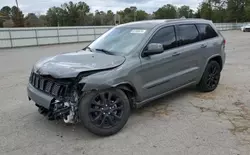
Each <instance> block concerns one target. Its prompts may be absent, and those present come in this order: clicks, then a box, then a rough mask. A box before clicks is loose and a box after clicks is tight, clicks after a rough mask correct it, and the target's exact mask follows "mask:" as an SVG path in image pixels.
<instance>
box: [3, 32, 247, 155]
mask: <svg viewBox="0 0 250 155" xmlns="http://www.w3.org/2000/svg"><path fill="white" fill-rule="evenodd" d="M223 34H224V36H225V37H226V39H227V60H226V65H225V68H224V70H223V73H222V79H221V82H220V85H219V87H218V89H217V90H216V91H215V92H212V93H206V94H203V93H199V92H197V91H195V90H193V89H186V90H183V91H180V92H177V93H174V94H172V95H170V96H167V97H165V98H163V99H160V100H158V101H155V102H153V103H151V104H150V105H148V106H147V107H145V108H143V109H140V110H137V111H135V112H133V114H132V116H131V117H130V119H129V121H128V123H127V125H126V126H125V128H124V129H123V130H122V131H121V132H120V133H118V134H117V135H114V136H111V137H107V138H100V137H97V136H94V135H92V134H90V133H89V132H87V131H86V130H85V129H84V128H83V127H82V125H81V124H78V125H65V124H63V123H62V122H55V121H48V120H46V119H45V118H44V117H43V116H41V115H40V114H39V113H38V112H37V109H36V107H35V106H34V104H33V103H32V102H29V101H28V99H27V95H26V84H27V79H28V76H29V72H30V69H31V66H32V64H33V63H35V62H36V61H37V60H38V59H39V58H41V57H43V56H48V55H54V54H56V53H62V52H67V51H74V50H77V49H80V48H81V47H83V46H84V45H82V44H72V45H60V46H58V45H56V46H44V47H30V48H18V49H8V50H0V66H1V69H0V98H1V102H0V154H1V155H3V154H8V155H12V154H13V155H14V154H17V155H34V154H39V155H54V154H58V155H64V154H74V155H80V154H88V155H98V154H107V155H111V154H119V155H123V154H129V155H130V154H143V155H146V154H149V155H152V154H164V155H166V154H169V155H176V154H177V155H179V154H181V155H198V154H199V155H200V154H202V155H203V154H204V155H215V154H217V155H249V152H250V82H249V80H250V33H242V32H240V31H231V32H230V31H227V32H223Z"/></svg>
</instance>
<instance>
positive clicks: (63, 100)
mask: <svg viewBox="0 0 250 155" xmlns="http://www.w3.org/2000/svg"><path fill="white" fill-rule="evenodd" d="M29 86H30V87H32V88H34V89H33V90H34V92H33V91H32V89H31V90H29V88H28V94H29V99H31V100H33V101H34V102H36V106H37V107H38V108H39V109H38V111H39V112H40V113H41V114H43V115H44V116H46V117H48V119H49V120H58V119H63V120H64V122H65V123H76V122H78V120H79V118H78V103H79V97H80V95H81V90H82V88H83V86H84V84H78V80H76V79H75V78H68V79H55V78H53V77H51V76H42V75H39V74H36V73H31V76H30V79H29ZM35 91H36V92H35ZM39 95H43V96H42V97H40V98H45V97H44V96H46V97H48V100H47V101H46V102H49V103H45V102H44V101H41V100H39Z"/></svg>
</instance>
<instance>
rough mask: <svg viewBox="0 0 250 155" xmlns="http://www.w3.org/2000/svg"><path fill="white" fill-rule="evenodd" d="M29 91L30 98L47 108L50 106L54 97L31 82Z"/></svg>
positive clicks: (28, 87)
mask: <svg viewBox="0 0 250 155" xmlns="http://www.w3.org/2000/svg"><path fill="white" fill-rule="evenodd" d="M27 93H28V97H29V99H31V100H33V101H34V102H35V103H36V104H38V105H39V106H42V107H44V108H46V109H49V108H50V105H51V102H52V100H53V97H51V96H49V95H47V94H45V93H43V92H41V91H39V90H37V89H36V88H34V87H33V86H32V85H31V84H30V83H29V84H28V86H27Z"/></svg>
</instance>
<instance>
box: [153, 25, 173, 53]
mask: <svg viewBox="0 0 250 155" xmlns="http://www.w3.org/2000/svg"><path fill="white" fill-rule="evenodd" d="M149 43H161V44H162V45H163V47H164V50H168V49H171V48H174V47H176V46H177V42H176V37H175V30H174V27H173V26H169V27H165V28H162V29H160V30H159V31H158V32H156V33H155V35H154V36H153V37H152V39H151V40H150V42H149Z"/></svg>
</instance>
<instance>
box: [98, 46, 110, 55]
mask: <svg viewBox="0 0 250 155" xmlns="http://www.w3.org/2000/svg"><path fill="white" fill-rule="evenodd" d="M95 50H96V51H101V52H104V53H106V54H109V55H114V53H112V52H111V51H108V50H105V49H99V48H97V49H95Z"/></svg>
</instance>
